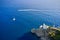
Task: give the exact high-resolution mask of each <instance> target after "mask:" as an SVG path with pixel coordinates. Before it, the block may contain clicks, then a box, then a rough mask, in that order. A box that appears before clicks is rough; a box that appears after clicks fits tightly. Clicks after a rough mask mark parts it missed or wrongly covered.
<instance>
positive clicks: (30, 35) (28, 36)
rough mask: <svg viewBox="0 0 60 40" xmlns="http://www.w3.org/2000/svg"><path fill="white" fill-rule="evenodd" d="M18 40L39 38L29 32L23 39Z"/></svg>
mask: <svg viewBox="0 0 60 40" xmlns="http://www.w3.org/2000/svg"><path fill="white" fill-rule="evenodd" d="M18 40H39V38H38V37H37V36H36V35H35V34H32V33H31V32H28V33H25V34H24V35H23V36H22V37H20V38H18Z"/></svg>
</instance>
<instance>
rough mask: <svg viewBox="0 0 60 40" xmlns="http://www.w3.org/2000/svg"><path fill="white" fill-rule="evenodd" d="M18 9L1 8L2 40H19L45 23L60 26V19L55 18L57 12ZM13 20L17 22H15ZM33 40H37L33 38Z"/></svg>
mask: <svg viewBox="0 0 60 40" xmlns="http://www.w3.org/2000/svg"><path fill="white" fill-rule="evenodd" d="M18 9H19V8H14V7H0V40H18V39H19V38H21V37H23V35H24V34H26V33H29V32H30V30H31V29H32V28H38V27H39V26H40V25H42V24H43V23H45V24H46V25H49V26H53V25H56V27H57V26H60V18H59V16H55V15H56V14H55V12H49V11H18ZM13 18H16V20H15V21H13V20H12V19H13ZM26 35H28V34H26ZM26 35H25V36H26ZM25 36H24V37H25ZM30 36H32V35H30ZM27 38H28V37H27ZM30 38H31V37H30ZM21 40H22V39H21ZM31 40H35V39H33V38H32V39H31ZM36 40H37V39H36Z"/></svg>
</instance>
